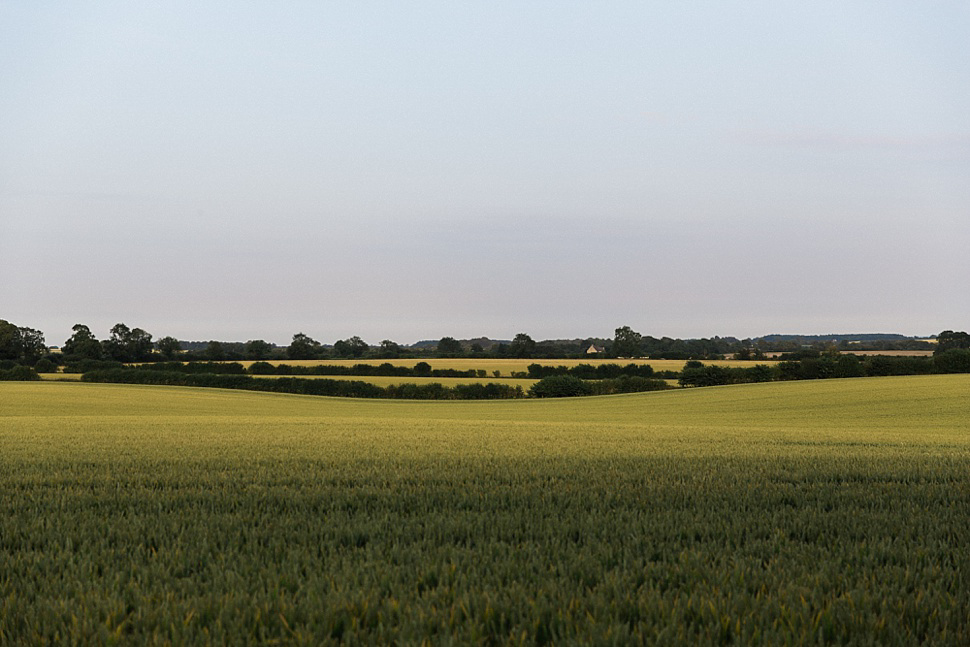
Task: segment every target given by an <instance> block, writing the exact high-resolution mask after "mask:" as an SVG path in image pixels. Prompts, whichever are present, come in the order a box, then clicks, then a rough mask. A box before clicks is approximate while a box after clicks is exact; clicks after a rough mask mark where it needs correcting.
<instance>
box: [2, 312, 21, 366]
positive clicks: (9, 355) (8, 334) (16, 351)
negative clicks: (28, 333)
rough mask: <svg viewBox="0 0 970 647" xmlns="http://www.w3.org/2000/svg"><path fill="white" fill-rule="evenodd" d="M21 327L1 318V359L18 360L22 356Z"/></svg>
mask: <svg viewBox="0 0 970 647" xmlns="http://www.w3.org/2000/svg"><path fill="white" fill-rule="evenodd" d="M22 354H23V352H22V346H21V345H20V328H18V327H17V326H15V325H13V324H12V323H10V322H9V321H6V320H5V319H0V360H4V359H6V360H11V361H17V360H19V359H20V358H21V356H22Z"/></svg>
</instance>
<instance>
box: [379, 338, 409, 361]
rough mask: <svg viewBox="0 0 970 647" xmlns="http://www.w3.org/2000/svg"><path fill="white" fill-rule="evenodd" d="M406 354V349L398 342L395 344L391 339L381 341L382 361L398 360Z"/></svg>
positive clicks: (380, 352)
mask: <svg viewBox="0 0 970 647" xmlns="http://www.w3.org/2000/svg"><path fill="white" fill-rule="evenodd" d="M404 353H405V351H404V349H403V348H401V345H400V344H398V343H397V342H393V341H391V340H390V339H385V340H383V341H381V346H380V350H378V353H377V354H378V356H379V357H380V358H381V359H396V358H398V357H400V356H401V355H403V354H404Z"/></svg>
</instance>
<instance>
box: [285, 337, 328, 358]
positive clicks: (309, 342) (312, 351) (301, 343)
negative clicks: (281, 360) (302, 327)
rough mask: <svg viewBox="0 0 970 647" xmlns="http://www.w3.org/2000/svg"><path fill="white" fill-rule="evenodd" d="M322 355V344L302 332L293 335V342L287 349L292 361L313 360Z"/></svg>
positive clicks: (287, 354)
mask: <svg viewBox="0 0 970 647" xmlns="http://www.w3.org/2000/svg"><path fill="white" fill-rule="evenodd" d="M319 354H320V342H318V341H317V340H316V339H313V338H312V337H309V336H308V335H304V334H303V333H301V332H298V333H296V334H295V335H293V341H292V342H290V345H289V346H287V347H286V356H287V357H289V358H290V359H313V358H315V357H316V356H317V355H319Z"/></svg>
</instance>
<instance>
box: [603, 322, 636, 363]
mask: <svg viewBox="0 0 970 647" xmlns="http://www.w3.org/2000/svg"><path fill="white" fill-rule="evenodd" d="M642 338H643V336H642V335H641V334H640V333H638V332H637V331H635V330H633V329H632V328H630V327H629V326H620V327H619V328H617V329H616V331H615V332H614V334H613V346H612V348H611V349H610V353H611V354H612V355H613V356H614V357H639V356H640V341H641V339H642Z"/></svg>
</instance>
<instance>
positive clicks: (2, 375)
mask: <svg viewBox="0 0 970 647" xmlns="http://www.w3.org/2000/svg"><path fill="white" fill-rule="evenodd" d="M39 379H40V375H38V374H37V371H35V370H34V369H32V368H31V367H29V366H16V365H15V366H14V367H13V368H11V369H7V370H5V371H0V381H3V382H35V381H37V380H39Z"/></svg>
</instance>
